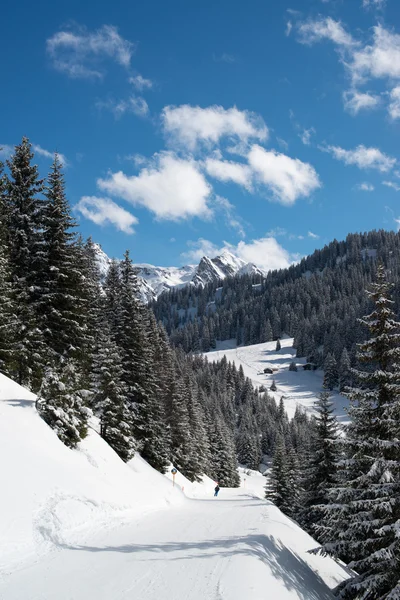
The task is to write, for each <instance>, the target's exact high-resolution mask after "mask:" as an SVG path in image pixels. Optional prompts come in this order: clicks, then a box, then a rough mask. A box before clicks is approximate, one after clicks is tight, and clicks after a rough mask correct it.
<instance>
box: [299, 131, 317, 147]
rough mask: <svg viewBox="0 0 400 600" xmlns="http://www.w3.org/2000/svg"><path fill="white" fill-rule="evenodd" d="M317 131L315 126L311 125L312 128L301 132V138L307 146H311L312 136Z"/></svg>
mask: <svg viewBox="0 0 400 600" xmlns="http://www.w3.org/2000/svg"><path fill="white" fill-rule="evenodd" d="M314 133H315V129H314V127H310V129H303V131H302V133H299V138H300V139H301V141H302V142H303V144H304V145H305V146H309V145H310V144H311V136H312V135H313V134H314Z"/></svg>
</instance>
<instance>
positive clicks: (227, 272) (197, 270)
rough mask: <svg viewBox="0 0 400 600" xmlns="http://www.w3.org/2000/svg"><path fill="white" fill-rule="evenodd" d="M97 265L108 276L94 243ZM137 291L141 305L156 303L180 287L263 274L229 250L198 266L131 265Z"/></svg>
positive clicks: (105, 261) (106, 262)
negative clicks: (137, 285)
mask: <svg viewBox="0 0 400 600" xmlns="http://www.w3.org/2000/svg"><path fill="white" fill-rule="evenodd" d="M94 247H95V252H96V258H97V264H98V268H99V270H100V273H101V275H102V277H103V278H104V277H105V276H106V274H107V271H108V267H109V265H110V262H111V259H110V258H109V257H108V256H107V254H106V253H105V252H104V250H103V249H102V247H101V246H100V244H94ZM134 267H135V270H136V273H137V276H138V281H139V289H140V298H141V300H142V301H143V302H146V303H147V302H150V301H152V300H155V299H157V298H158V296H160V294H162V293H163V292H166V291H168V290H170V289H172V288H182V287H186V286H188V285H190V286H195V287H204V286H205V285H206V284H207V283H213V282H217V281H220V280H222V279H225V277H229V276H232V275H245V274H249V275H252V274H254V275H265V273H264V272H263V271H262V270H261V269H259V268H258V267H257V266H256V265H254V264H253V263H246V262H245V261H244V260H242V259H241V258H238V257H237V256H235V255H234V254H232V253H231V252H229V251H228V250H224V251H223V252H222V253H221V254H220V255H219V256H216V257H215V258H210V257H208V256H203V258H202V259H201V260H200V262H199V264H197V265H185V266H183V267H156V266H154V265H150V264H146V263H143V264H135V265H134Z"/></svg>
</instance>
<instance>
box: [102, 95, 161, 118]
mask: <svg viewBox="0 0 400 600" xmlns="http://www.w3.org/2000/svg"><path fill="white" fill-rule="evenodd" d="M96 107H97V108H98V109H100V110H102V109H106V110H109V111H111V112H112V113H113V115H114V117H115V118H116V119H119V118H120V117H122V116H123V115H124V114H126V113H133V114H134V115H136V116H137V117H146V116H147V115H148V113H149V107H148V104H147V102H146V100H145V99H144V98H142V97H141V96H130V98H128V99H127V100H113V99H108V100H98V101H97V102H96Z"/></svg>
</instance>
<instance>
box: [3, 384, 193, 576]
mask: <svg viewBox="0 0 400 600" xmlns="http://www.w3.org/2000/svg"><path fill="white" fill-rule="evenodd" d="M0 456H1V457H2V480H3V483H5V485H4V486H2V493H1V494H0V572H2V571H3V572H10V571H13V570H15V569H16V568H19V566H20V565H21V564H23V563H26V562H27V561H28V562H29V560H30V559H37V557H38V556H40V555H42V554H43V553H44V552H47V551H48V550H50V549H51V548H52V547H54V545H55V544H56V545H63V544H65V543H67V542H68V543H70V542H71V541H73V540H74V539H75V538H76V536H77V535H79V531H80V530H81V529H82V528H84V529H86V530H87V529H92V530H95V529H98V528H99V527H103V526H105V525H106V524H109V523H110V522H113V521H115V520H120V521H122V520H129V519H131V518H132V516H133V515H135V514H143V513H146V512H149V511H153V510H156V509H160V508H164V507H166V506H170V505H177V504H178V505H179V504H181V503H183V502H184V501H185V498H184V495H183V494H182V491H181V489H180V488H179V487H175V488H174V487H173V486H172V485H171V483H170V482H169V481H168V480H167V479H166V478H165V477H164V476H163V475H161V474H160V473H158V472H157V471H155V470H154V469H152V468H151V467H150V466H149V465H148V464H147V463H146V462H145V461H144V460H143V459H141V458H140V456H138V455H136V456H135V457H134V458H133V459H132V461H130V463H128V464H125V463H123V462H122V461H121V460H120V458H119V457H118V456H117V454H116V453H115V452H114V451H113V450H112V449H111V448H110V446H108V444H106V443H105V442H104V440H103V439H102V438H100V436H99V435H98V434H97V433H96V432H95V431H93V430H90V433H89V435H88V437H87V438H86V439H85V440H84V441H83V442H82V443H81V444H80V447H79V449H77V450H70V449H68V448H67V447H66V446H64V445H63V444H62V443H61V442H60V440H59V439H58V438H57V436H56V434H55V433H54V432H53V431H52V430H51V429H50V428H49V427H48V426H47V425H46V423H45V422H44V421H43V420H42V419H41V418H40V417H39V415H38V413H37V411H36V408H35V396H34V394H32V393H30V392H29V391H27V390H26V389H24V388H22V387H20V386H19V385H18V384H16V383H14V382H13V381H11V380H10V379H8V378H7V377H5V376H4V375H1V374H0Z"/></svg>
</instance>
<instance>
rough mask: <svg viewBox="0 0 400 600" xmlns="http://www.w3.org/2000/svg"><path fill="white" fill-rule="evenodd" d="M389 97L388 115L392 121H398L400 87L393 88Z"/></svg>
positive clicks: (399, 115) (399, 117) (399, 116)
mask: <svg viewBox="0 0 400 600" xmlns="http://www.w3.org/2000/svg"><path fill="white" fill-rule="evenodd" d="M389 96H390V103H389V107H388V111H389V115H390V117H391V118H392V119H393V120H395V119H400V85H398V86H396V87H394V88H393V89H392V90H391V92H390V95H389Z"/></svg>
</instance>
